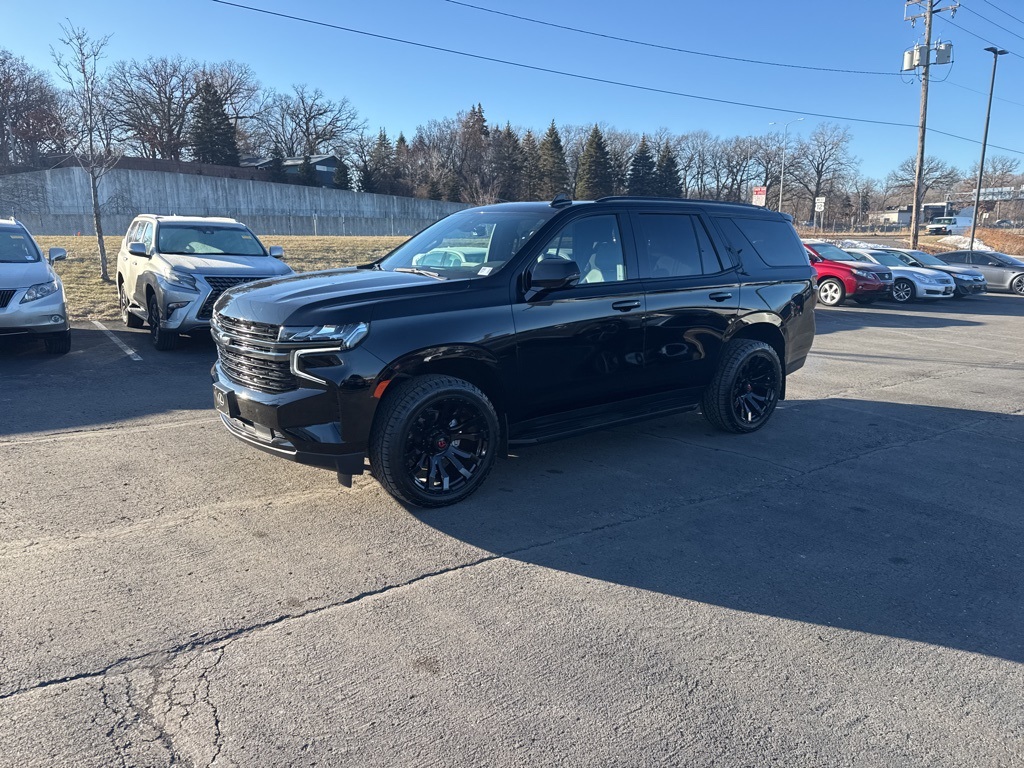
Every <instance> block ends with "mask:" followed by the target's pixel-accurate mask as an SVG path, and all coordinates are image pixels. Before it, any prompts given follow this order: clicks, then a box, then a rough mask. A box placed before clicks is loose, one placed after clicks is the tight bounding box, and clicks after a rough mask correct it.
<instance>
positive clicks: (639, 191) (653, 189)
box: [626, 136, 659, 196]
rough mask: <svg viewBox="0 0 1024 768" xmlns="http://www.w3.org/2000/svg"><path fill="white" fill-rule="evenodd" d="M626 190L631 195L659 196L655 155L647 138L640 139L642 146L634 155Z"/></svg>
mask: <svg viewBox="0 0 1024 768" xmlns="http://www.w3.org/2000/svg"><path fill="white" fill-rule="evenodd" d="M626 189H627V190H628V192H629V194H631V195H641V196H645V195H657V194H659V192H658V186H657V179H656V171H655V167H654V155H652V154H651V147H650V145H649V144H648V143H647V137H646V136H641V137H640V144H639V145H638V146H637V148H636V152H635V153H634V154H633V161H632V162H631V163H630V164H629V174H628V175H627V177H626Z"/></svg>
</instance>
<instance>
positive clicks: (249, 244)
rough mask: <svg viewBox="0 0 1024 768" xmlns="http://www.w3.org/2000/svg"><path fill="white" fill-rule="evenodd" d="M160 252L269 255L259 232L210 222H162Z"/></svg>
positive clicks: (181, 254) (158, 246) (185, 254)
mask: <svg viewBox="0 0 1024 768" xmlns="http://www.w3.org/2000/svg"><path fill="white" fill-rule="evenodd" d="M159 232H160V235H159V238H158V240H157V250H158V251H160V253H167V254H173V255H177V256H193V255H211V254H214V255H219V256H266V255H267V252H266V251H265V250H263V246H262V245H261V244H260V241H259V240H257V239H256V235H254V234H253V233H252V232H250V231H249V230H248V229H245V228H243V227H224V226H217V225H207V224H161V225H160V230H159Z"/></svg>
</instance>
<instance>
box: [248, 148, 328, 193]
mask: <svg viewBox="0 0 1024 768" xmlns="http://www.w3.org/2000/svg"><path fill="white" fill-rule="evenodd" d="M302 161H303V158H302V157H286V158H285V159H284V163H283V165H284V172H285V174H286V175H287V176H298V175H299V166H300V165H302ZM272 162H273V160H271V159H270V158H269V157H247V158H244V159H243V160H242V165H243V166H247V165H250V166H254V167H256V168H263V169H269V168H270V165H271V163H272ZM340 162H341V158H340V157H338V156H337V155H333V154H332V155H310V157H309V164H310V165H312V166H313V170H314V171H315V172H316V177H317V179H318V180H319V181H320V186H321V187H331V186H333V180H334V169H335V168H337V167H338V164H339V163H340Z"/></svg>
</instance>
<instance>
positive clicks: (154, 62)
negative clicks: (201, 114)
mask: <svg viewBox="0 0 1024 768" xmlns="http://www.w3.org/2000/svg"><path fill="white" fill-rule="evenodd" d="M199 73H200V67H199V65H198V64H197V63H196V62H195V61H192V60H191V59H186V58H184V57H182V56H174V57H172V58H167V57H161V58H154V57H152V56H151V57H149V58H148V59H146V60H145V61H141V62H140V61H119V62H117V63H116V64H114V66H113V67H112V68H111V72H110V77H109V80H110V88H111V92H112V95H113V98H114V100H115V102H116V104H117V106H118V109H117V118H118V123H119V125H120V127H121V128H122V129H123V130H124V131H125V133H126V138H127V140H128V142H129V144H130V145H131V147H132V149H134V150H136V151H137V152H139V153H140V154H141V155H142V156H143V157H153V158H165V159H168V160H181V155H182V151H183V150H184V149H185V147H186V146H188V136H187V129H188V120H189V110H190V108H191V106H192V102H194V101H195V99H196V93H197V88H198V76H199Z"/></svg>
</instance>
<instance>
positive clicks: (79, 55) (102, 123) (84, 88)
mask: <svg viewBox="0 0 1024 768" xmlns="http://www.w3.org/2000/svg"><path fill="white" fill-rule="evenodd" d="M61 32H62V33H63V36H62V37H61V38H60V42H61V43H62V44H63V45H64V47H65V48H67V51H66V52H64V53H61V52H58V51H55V50H53V49H51V51H50V53H51V55H52V56H53V62H54V65H55V66H56V67H57V71H58V72H59V73H60V78H61V80H63V81H64V83H65V84H66V85H67V87H68V96H69V102H70V105H69V111H70V117H71V118H72V121H73V122H72V123H71V124H70V125H68V126H66V127H65V131H64V133H65V135H66V137H67V140H68V146H69V148H70V149H71V151H72V154H73V155H74V157H75V159H76V160H77V161H78V164H79V165H80V166H81V167H82V169H83V170H84V171H85V172H86V173H87V174H88V176H89V191H90V193H91V196H92V220H93V225H94V226H95V228H96V242H97V244H98V245H99V250H100V278H101V279H103V280H104V281H108V282H109V280H110V277H109V275H108V274H107V249H106V246H105V245H104V243H103V222H102V219H101V216H100V199H99V181H100V179H101V178H102V177H103V176H104V174H106V173H107V171H109V170H110V169H111V168H113V167H114V165H115V164H116V163H117V160H118V157H117V155H116V154H115V153H114V152H113V151H112V150H111V144H110V136H111V127H110V126H111V124H112V123H113V115H112V114H111V109H110V100H109V95H108V93H107V90H106V83H105V80H104V76H103V74H102V73H101V72H100V68H99V67H100V62H101V61H102V60H103V58H104V54H103V51H104V49H105V48H106V47H107V43H108V42H109V41H110V35H106V36H105V37H101V38H98V39H95V40H94V39H92V38H90V37H89V34H88V32H86V31H85V30H84V29H81V28H79V27H75V26H73V25H71V23H70V22H69V23H68V26H67V27H65V26H64V25H63V24H62V25H61Z"/></svg>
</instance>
